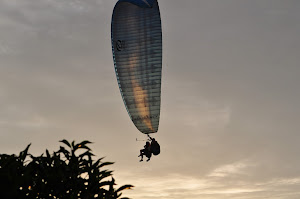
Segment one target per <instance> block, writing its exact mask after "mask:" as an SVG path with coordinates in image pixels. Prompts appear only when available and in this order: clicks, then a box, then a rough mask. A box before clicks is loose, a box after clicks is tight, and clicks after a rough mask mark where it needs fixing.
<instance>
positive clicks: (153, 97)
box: [111, 0, 162, 134]
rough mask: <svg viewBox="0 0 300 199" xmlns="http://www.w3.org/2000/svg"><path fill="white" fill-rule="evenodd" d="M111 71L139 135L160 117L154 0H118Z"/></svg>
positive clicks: (157, 16) (158, 22) (158, 35)
mask: <svg viewBox="0 0 300 199" xmlns="http://www.w3.org/2000/svg"><path fill="white" fill-rule="evenodd" d="M111 25H112V27H111V41H112V51H113V59H114V66H115V72H116V76H117V80H118V85H119V88H120V92H121V95H122V98H123V102H124V104H125V107H126V109H127V112H128V114H129V116H130V118H131V120H132V122H133V123H134V125H135V126H136V127H137V129H138V130H140V131H141V132H142V133H145V134H149V133H155V132H157V130H158V125H159V117H160V98H161V97H160V95H161V71H162V32H161V20H160V13H159V7H158V3H157V0H119V1H118V2H117V4H116V5H115V8H114V11H113V16H112V23H111Z"/></svg>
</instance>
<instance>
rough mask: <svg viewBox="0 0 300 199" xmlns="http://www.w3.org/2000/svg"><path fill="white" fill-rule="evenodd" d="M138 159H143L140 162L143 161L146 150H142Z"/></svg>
mask: <svg viewBox="0 0 300 199" xmlns="http://www.w3.org/2000/svg"><path fill="white" fill-rule="evenodd" d="M138 157H141V160H140V162H141V161H143V157H144V149H141V150H140V155H139V156H138Z"/></svg>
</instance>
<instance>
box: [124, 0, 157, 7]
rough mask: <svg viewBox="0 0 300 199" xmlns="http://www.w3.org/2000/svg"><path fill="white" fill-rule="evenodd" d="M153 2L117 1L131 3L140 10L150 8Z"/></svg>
mask: <svg viewBox="0 0 300 199" xmlns="http://www.w3.org/2000/svg"><path fill="white" fill-rule="evenodd" d="M154 1H155V0H119V2H129V3H133V4H135V5H137V6H139V7H141V8H152V5H153V3H154Z"/></svg>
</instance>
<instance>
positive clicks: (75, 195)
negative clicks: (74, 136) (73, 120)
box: [0, 140, 133, 199]
mask: <svg viewBox="0 0 300 199" xmlns="http://www.w3.org/2000/svg"><path fill="white" fill-rule="evenodd" d="M60 142H61V143H63V144H64V145H65V146H60V149H59V150H58V151H56V152H53V154H50V153H49V151H48V150H47V149H46V154H45V155H44V154H42V155H40V156H37V157H35V156H33V155H31V154H29V153H28V149H29V147H30V144H29V145H28V146H27V147H26V149H25V150H24V151H21V152H20V154H19V155H18V156H17V155H15V154H13V155H7V154H0V198H1V199H2V198H3V199H22V198H38V199H43V198H45V199H46V198H47V199H48V198H53V199H90V198H101V199H115V198H120V197H121V195H122V192H121V191H123V190H125V189H130V188H132V187H133V186H132V185H123V186H121V187H119V188H118V189H116V188H115V186H114V185H116V184H115V179H114V178H113V177H112V171H110V170H106V169H103V167H104V166H107V165H111V164H113V162H102V160H103V158H100V159H98V160H96V161H94V160H93V159H92V156H94V154H93V153H92V151H91V149H90V148H89V147H88V146H87V145H88V144H90V143H91V142H89V141H83V142H80V143H78V144H75V142H74V141H73V142H72V143H69V142H68V141H67V140H61V141H60ZM80 149H81V150H80ZM79 150H80V151H82V152H81V153H79V152H80V151H79ZM122 199H126V198H122Z"/></svg>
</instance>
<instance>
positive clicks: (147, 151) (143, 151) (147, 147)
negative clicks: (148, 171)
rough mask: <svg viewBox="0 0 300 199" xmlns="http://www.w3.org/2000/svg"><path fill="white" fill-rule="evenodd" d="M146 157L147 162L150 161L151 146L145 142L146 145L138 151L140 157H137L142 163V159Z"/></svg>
mask: <svg viewBox="0 0 300 199" xmlns="http://www.w3.org/2000/svg"><path fill="white" fill-rule="evenodd" d="M144 156H146V157H147V158H148V159H147V162H148V161H149V160H150V159H151V156H152V153H151V144H150V142H146V145H145V146H144V149H141V150H140V155H139V156H138V157H141V160H140V162H141V161H143V157H144Z"/></svg>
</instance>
